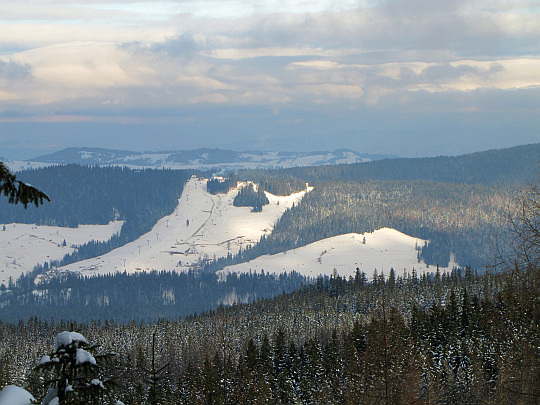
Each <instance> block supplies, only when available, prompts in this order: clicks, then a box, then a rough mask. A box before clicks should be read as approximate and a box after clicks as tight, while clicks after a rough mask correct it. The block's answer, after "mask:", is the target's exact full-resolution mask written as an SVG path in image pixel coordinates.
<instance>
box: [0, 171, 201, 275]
mask: <svg viewBox="0 0 540 405" xmlns="http://www.w3.org/2000/svg"><path fill="white" fill-rule="evenodd" d="M190 175H191V173H188V172H186V171H183V170H150V169H147V170H129V169H125V168H120V167H104V168H100V167H86V166H79V165H67V166H54V167H48V168H44V169H36V170H28V171H24V172H22V173H20V174H18V176H17V177H18V179H19V180H22V181H24V182H27V183H31V184H34V185H36V186H38V187H39V189H40V190H42V191H44V192H45V193H47V195H48V196H49V197H50V198H51V201H50V202H47V203H46V204H44V205H42V206H40V207H38V208H36V207H34V206H28V208H27V209H24V207H22V206H21V205H12V204H8V202H7V200H6V199H5V198H2V199H0V223H11V222H18V223H30V224H32V223H35V224H38V225H56V226H66V227H77V226H78V225H83V224H107V223H108V222H109V221H112V220H124V221H125V222H124V225H123V227H122V231H121V233H120V235H118V236H116V237H113V239H111V241H109V242H90V243H88V244H86V245H83V246H81V247H80V248H79V249H78V251H77V252H75V253H74V254H73V255H71V257H69V258H67V259H66V260H64V261H63V263H64V264H65V263H67V262H70V261H71V262H73V261H76V260H82V259H85V258H89V257H93V256H97V255H100V254H103V253H106V252H108V251H110V250H112V249H114V248H116V247H118V246H122V245H123V244H125V243H127V242H129V241H132V240H134V239H136V238H137V237H139V236H140V235H142V234H143V233H145V232H148V231H149V230H150V229H151V228H152V226H153V225H154V224H155V223H156V222H157V220H158V219H160V218H161V217H163V216H165V215H167V214H170V213H171V212H172V211H173V210H174V208H175V207H176V205H177V203H178V198H179V197H180V196H181V195H182V190H183V188H184V184H185V182H186V181H187V179H188V178H189V177H190ZM28 270H31V269H28Z"/></svg>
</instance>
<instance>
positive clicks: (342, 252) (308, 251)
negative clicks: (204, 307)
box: [220, 228, 456, 278]
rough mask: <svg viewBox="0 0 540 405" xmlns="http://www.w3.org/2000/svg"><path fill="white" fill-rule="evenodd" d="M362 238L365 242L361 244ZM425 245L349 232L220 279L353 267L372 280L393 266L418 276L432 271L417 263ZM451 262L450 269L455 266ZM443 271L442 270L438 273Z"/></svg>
mask: <svg viewBox="0 0 540 405" xmlns="http://www.w3.org/2000/svg"><path fill="white" fill-rule="evenodd" d="M364 238H365V243H364ZM423 245H424V240H423V239H418V238H413V237H410V236H408V235H405V234H403V233H401V232H398V231H396V230H394V229H389V228H382V229H379V230H376V231H375V232H373V233H366V234H363V235H360V234H357V233H349V234H345V235H339V236H334V237H332V238H327V239H323V240H320V241H317V242H314V243H311V244H309V245H307V246H304V247H301V248H298V249H294V250H289V251H287V252H284V253H278V254H275V255H265V256H261V257H258V258H256V259H254V260H252V261H249V262H246V263H240V264H236V265H234V266H229V267H226V268H225V269H224V270H222V271H221V272H220V273H221V275H222V276H224V275H226V274H228V273H231V272H237V273H246V272H247V273H249V272H250V271H252V272H258V273H259V272H261V271H262V270H264V271H265V272H266V273H284V272H290V271H292V270H295V271H296V272H298V273H300V274H303V275H305V276H310V277H317V276H318V275H321V274H323V275H324V274H326V275H330V274H332V273H333V272H334V269H335V270H336V272H337V274H339V275H340V276H345V277H349V276H354V274H355V273H356V268H357V267H358V268H359V269H360V270H362V271H364V272H365V273H366V275H367V277H368V278H371V277H372V275H373V272H374V270H375V269H377V272H378V274H381V273H382V272H384V274H385V276H388V274H389V273H390V268H391V267H393V268H394V271H395V272H396V275H403V274H404V272H405V271H406V272H408V273H411V271H412V269H413V267H414V269H415V270H416V272H417V273H418V274H422V273H423V272H430V271H434V270H435V269H434V268H433V267H429V268H428V267H427V266H426V264H425V263H424V262H420V263H419V262H418V260H417V250H416V247H419V248H421V247H422V246H423ZM455 265H456V264H455V263H452V262H451V263H450V264H449V268H450V269H451V268H452V266H455ZM444 270H446V269H445V268H441V271H444Z"/></svg>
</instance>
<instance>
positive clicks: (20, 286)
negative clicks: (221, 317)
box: [0, 271, 311, 323]
mask: <svg viewBox="0 0 540 405" xmlns="http://www.w3.org/2000/svg"><path fill="white" fill-rule="evenodd" d="M309 283H311V280H309V279H307V278H306V277H304V276H301V275H299V274H296V273H291V274H280V275H273V274H240V275H236V274H231V275H229V277H227V278H226V279H224V280H221V281H220V280H218V276H217V275H216V274H212V273H205V274H195V273H194V272H191V271H190V272H188V273H173V272H164V271H162V272H155V271H154V272H151V273H146V272H140V273H135V274H129V275H128V274H126V273H116V274H111V275H106V276H95V277H81V276H79V275H77V274H70V275H67V276H66V275H64V276H60V277H53V278H50V279H48V280H46V281H43V282H41V283H40V284H39V285H35V284H34V278H33V277H32V275H29V276H23V277H21V278H19V279H18V280H17V282H16V283H14V285H13V286H9V291H5V290H4V291H2V290H0V319H1V320H2V321H4V322H11V323H16V322H18V321H19V320H20V319H24V320H26V319H30V318H32V317H38V318H39V319H40V320H50V319H55V320H60V319H62V320H64V321H77V322H90V321H91V320H98V319H100V320H102V321H105V320H110V319H114V320H115V321H116V322H130V321H132V320H135V321H137V322H156V321H157V320H158V319H170V320H175V319H178V317H186V316H188V315H193V314H196V313H202V312H204V311H210V310H212V309H215V308H216V307H217V306H218V305H220V304H223V305H231V304H232V303H234V302H238V303H240V302H244V303H249V302H255V301H257V300H259V299H262V298H270V297H274V296H276V295H279V294H281V293H283V292H291V291H293V290H297V289H299V288H300V287H301V286H302V285H306V284H309Z"/></svg>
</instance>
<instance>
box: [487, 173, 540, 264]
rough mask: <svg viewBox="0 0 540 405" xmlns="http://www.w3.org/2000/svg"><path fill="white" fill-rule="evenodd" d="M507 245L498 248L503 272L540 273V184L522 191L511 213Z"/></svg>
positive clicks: (510, 210) (531, 185) (508, 222)
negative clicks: (539, 270) (539, 271)
mask: <svg viewBox="0 0 540 405" xmlns="http://www.w3.org/2000/svg"><path fill="white" fill-rule="evenodd" d="M508 211H509V212H508V219H507V224H506V225H507V227H506V228H507V229H506V231H507V236H508V237H507V238H506V240H505V242H506V243H505V246H501V245H500V242H499V245H498V248H497V249H498V257H499V261H498V263H497V264H496V265H497V266H498V267H499V268H501V269H503V270H510V271H518V272H521V273H523V272H527V273H529V272H533V273H536V272H538V269H539V268H540V185H539V184H538V183H536V184H530V185H529V186H528V187H527V188H526V189H522V190H521V191H519V193H518V195H517V198H516V201H515V204H514V205H513V206H512V207H510V209H509V210H508Z"/></svg>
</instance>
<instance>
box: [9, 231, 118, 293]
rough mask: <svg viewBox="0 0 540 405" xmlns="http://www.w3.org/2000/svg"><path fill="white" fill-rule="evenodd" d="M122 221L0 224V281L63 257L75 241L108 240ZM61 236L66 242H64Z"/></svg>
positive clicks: (75, 243)
mask: <svg viewBox="0 0 540 405" xmlns="http://www.w3.org/2000/svg"><path fill="white" fill-rule="evenodd" d="M123 224H124V221H114V222H109V224H107V225H79V227H77V228H64V227H59V226H37V225H34V224H0V252H1V255H0V284H5V285H6V286H7V284H8V280H9V277H10V276H11V277H12V278H13V280H16V279H17V278H18V277H19V276H20V275H21V274H22V273H27V272H29V271H31V270H32V269H33V268H34V266H35V265H37V264H44V263H45V262H50V261H51V260H60V259H62V258H63V257H64V256H65V255H66V254H69V253H72V252H74V251H75V249H76V246H78V245H82V244H84V243H87V242H90V241H91V240H95V241H107V240H109V239H111V237H112V236H113V235H115V234H117V233H119V232H120V230H121V228H122V225H123ZM4 227H5V230H4ZM64 240H65V241H66V246H63V243H64Z"/></svg>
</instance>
